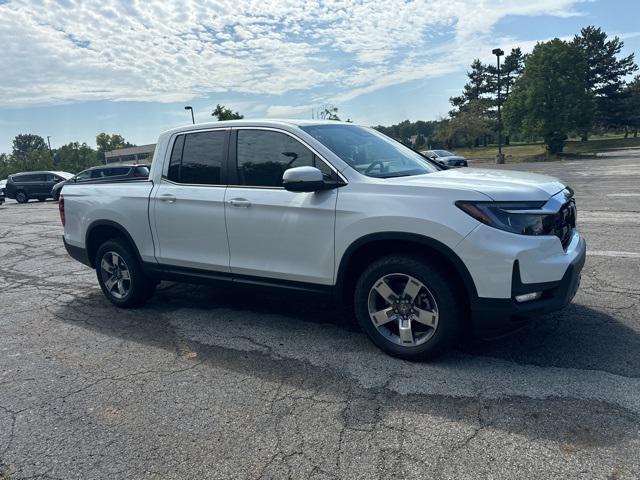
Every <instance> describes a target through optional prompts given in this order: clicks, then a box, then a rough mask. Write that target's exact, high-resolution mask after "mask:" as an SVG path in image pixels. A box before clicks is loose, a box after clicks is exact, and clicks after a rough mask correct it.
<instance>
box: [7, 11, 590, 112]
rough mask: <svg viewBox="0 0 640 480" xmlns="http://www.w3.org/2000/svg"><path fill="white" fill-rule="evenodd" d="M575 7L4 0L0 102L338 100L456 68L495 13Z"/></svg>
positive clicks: (278, 108) (487, 31)
mask: <svg viewBox="0 0 640 480" xmlns="http://www.w3.org/2000/svg"><path fill="white" fill-rule="evenodd" d="M577 3H578V0H537V1H536V2H524V1H521V0H494V1H493V2H492V3H491V4H490V5H488V4H487V3H486V2H485V1H483V0H468V1H465V0H419V1H414V2H405V1H404V0H378V1H370V2H361V1H358V0H333V1H326V2H322V3H315V2H299V1H295V0H281V1H268V0H262V1H241V2H233V3H230V2H226V1H223V0H219V1H218V0H185V1H184V2H175V3H174V2H168V1H161V0H148V1H143V0H101V1H86V2H85V1H80V0H58V1H54V0H42V1H39V2H38V5H35V2H34V0H11V1H9V2H8V3H3V4H0V45H2V48H1V49H0V65H2V66H3V72H2V89H0V106H5V107H6V106H16V107H20V106H26V105H34V104H51V103H62V102H76V101H85V100H97V99H108V100H138V101H159V102H174V101H187V100H190V99H192V98H194V97H198V96H203V95H206V94H210V93H216V92H220V93H237V94H243V93H250V94H269V95H281V94H285V93H288V92H292V91H296V92H298V93H299V92H300V91H302V92H308V93H309V95H308V97H309V98H308V100H306V102H308V103H311V102H312V101H315V100H314V98H316V99H317V98H322V100H326V101H333V102H336V103H339V102H343V101H347V100H349V99H351V98H354V97H356V96H358V95H361V94H364V93H367V92H371V91H374V90H376V89H379V88H383V87H386V86H389V85H394V84H398V83H402V82H406V81H408V80H414V79H419V78H429V77H433V76H439V75H445V74H447V73H450V72H452V71H455V70H458V69H460V68H464V67H465V66H466V65H468V64H469V62H470V60H471V59H472V58H474V57H475V56H478V55H481V54H484V53H485V52H484V50H486V48H487V47H488V46H490V45H491V43H490V42H491V40H493V41H495V37H492V28H493V26H494V25H495V23H496V22H497V21H498V20H500V19H501V18H503V17H505V16H509V15H543V14H548V15H557V16H568V15H573V14H575V13H576V12H575V11H574V10H573V8H574V6H575V5H576V4H577ZM507 40H508V39H507ZM312 97H313V98H312ZM306 102H305V101H303V102H302V103H306ZM309 109H310V107H309V105H298V106H286V105H275V106H272V107H270V108H269V109H268V110H267V114H268V115H276V114H278V115H280V114H283V115H284V114H291V115H293V114H300V113H303V112H305V111H308V110H309ZM287 112H289V113H287Z"/></svg>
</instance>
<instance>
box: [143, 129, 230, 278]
mask: <svg viewBox="0 0 640 480" xmlns="http://www.w3.org/2000/svg"><path fill="white" fill-rule="evenodd" d="M169 144H170V148H169V151H170V152H171V153H170V157H169V158H168V159H165V162H164V165H163V174H162V179H161V181H160V183H159V184H158V185H156V186H155V187H154V190H153V192H152V194H151V206H150V208H151V212H152V217H151V218H152V219H153V225H152V227H153V229H154V233H155V235H154V240H155V242H156V244H155V249H156V259H157V260H158V262H159V263H161V264H163V265H168V266H173V267H176V268H175V269H183V270H184V269H198V270H207V271H214V272H228V271H229V246H228V242H227V231H226V226H225V218H224V193H225V189H226V186H225V179H224V168H223V166H224V164H225V160H226V156H227V150H228V144H229V129H224V128H220V129H211V130H203V131H197V132H188V133H183V134H180V135H175V136H174V137H173V138H172V139H171V140H170V142H169ZM192 273H193V272H192Z"/></svg>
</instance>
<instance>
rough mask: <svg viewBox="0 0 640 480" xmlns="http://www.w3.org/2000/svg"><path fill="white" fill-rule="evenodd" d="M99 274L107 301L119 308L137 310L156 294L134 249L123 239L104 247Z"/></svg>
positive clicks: (100, 250)
mask: <svg viewBox="0 0 640 480" xmlns="http://www.w3.org/2000/svg"><path fill="white" fill-rule="evenodd" d="M96 274H97V276H98V283H99V284H100V288H101V289H102V293H104V295H105V297H107V299H109V301H110V302H111V303H113V304H114V305H116V306H118V307H122V308H130V307H137V306H140V305H142V304H143V303H145V302H146V301H147V300H148V299H149V298H150V297H151V295H153V292H154V290H155V286H156V284H155V282H153V281H152V280H151V279H150V278H149V277H147V276H146V275H145V274H144V271H143V270H142V266H141V265H140V262H139V261H138V259H137V257H136V256H135V254H134V253H133V252H132V251H131V248H130V247H129V246H128V245H127V244H126V243H125V242H124V241H122V240H120V239H113V240H108V241H106V242H105V243H103V244H102V245H101V246H100V248H98V252H97V254H96Z"/></svg>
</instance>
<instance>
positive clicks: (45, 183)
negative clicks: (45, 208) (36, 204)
mask: <svg viewBox="0 0 640 480" xmlns="http://www.w3.org/2000/svg"><path fill="white" fill-rule="evenodd" d="M72 176H73V174H72V173H68V172H52V171H43V172H23V173H15V174H13V175H9V178H7V185H6V187H5V191H6V195H7V198H13V199H15V200H16V201H17V202H18V203H27V202H28V201H29V200H30V199H32V198H37V199H38V200H39V201H41V202H44V201H45V200H46V199H47V198H51V197H52V193H51V191H52V189H53V186H54V185H55V184H56V183H58V182H61V181H64V180H66V179H69V178H71V177H72Z"/></svg>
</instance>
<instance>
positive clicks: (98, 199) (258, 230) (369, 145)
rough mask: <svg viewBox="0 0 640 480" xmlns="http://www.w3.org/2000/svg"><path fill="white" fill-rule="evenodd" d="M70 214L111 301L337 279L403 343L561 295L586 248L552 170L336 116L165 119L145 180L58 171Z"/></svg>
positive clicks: (495, 324)
mask: <svg viewBox="0 0 640 480" xmlns="http://www.w3.org/2000/svg"><path fill="white" fill-rule="evenodd" d="M60 215H61V219H62V223H63V224H64V244H65V246H66V249H67V251H68V252H69V254H70V255H71V256H72V257H73V258H75V259H77V260H79V261H81V262H82V263H84V264H86V265H87V266H89V267H91V268H93V269H95V270H96V273H97V278H98V282H99V284H100V287H101V289H102V291H103V292H104V295H105V296H106V297H107V298H108V299H109V300H110V301H111V302H112V303H114V304H115V305H116V306H118V307H124V308H127V307H134V306H139V305H142V304H143V303H144V302H145V301H146V300H147V299H149V298H150V296H151V295H152V294H153V291H154V288H155V286H156V285H157V283H158V282H159V281H160V280H172V281H184V282H213V283H219V282H227V283H228V282H231V283H236V284H248V285H254V286H269V287H279V288H284V289H291V290H297V291H306V292H316V293H328V294H331V295H332V296H333V297H334V298H336V299H338V300H340V301H342V302H347V303H348V304H352V305H353V308H354V311H355V315H356V317H357V319H358V321H359V324H360V325H361V327H362V329H363V330H364V331H365V332H366V333H367V335H368V336H369V337H370V338H371V340H372V341H373V342H374V343H375V344H376V345H378V346H379V347H380V348H382V349H383V350H384V351H386V352H388V353H390V354H392V355H396V356H400V357H403V358H407V359H425V358H429V357H433V356H434V355H436V354H438V353H440V352H442V351H444V350H445V349H447V348H448V347H449V346H451V345H452V344H453V343H454V342H455V341H456V339H458V338H459V336H460V335H461V334H462V333H464V332H468V331H473V332H483V334H484V333H485V332H499V331H503V330H504V329H505V328H511V327H516V326H519V325H521V324H522V322H523V321H525V320H526V319H527V318H530V317H535V316H537V315H539V314H542V313H546V312H550V311H554V310H558V309H560V308H562V307H564V306H565V305H567V304H568V303H569V302H570V301H571V299H572V298H573V296H574V294H575V292H576V290H577V288H578V285H579V281H580V271H581V269H582V266H583V264H584V260H585V241H584V240H583V239H582V238H581V236H580V234H579V233H578V230H577V229H576V207H575V201H574V198H573V192H572V190H571V189H570V188H569V187H567V186H566V185H564V184H563V183H562V182H560V181H558V180H556V179H555V178H551V177H547V176H543V175H537V174H532V173H523V172H512V171H500V170H480V169H475V168H464V169H451V170H449V169H446V168H444V167H442V166H439V165H437V164H435V163H434V162H432V161H430V160H428V159H426V158H424V157H422V156H421V155H419V154H418V153H416V152H414V151H412V150H411V149H409V148H407V147H405V146H403V145H401V144H400V143H398V142H396V141H394V140H392V139H390V138H388V137H386V136H385V135H383V134H381V133H379V132H377V131H375V130H372V129H370V128H365V127H361V126H357V125H353V124H350V123H341V122H334V121H302V120H300V121H297V120H294V121H275V120H268V121H249V120H239V121H229V122H217V123H207V124H199V125H189V126H186V127H180V128H176V129H173V130H170V131H168V132H165V133H163V134H162V135H161V136H160V138H159V139H158V143H157V146H156V150H155V155H154V158H153V162H152V166H151V172H150V175H149V179H148V180H146V181H136V182H130V183H129V182H114V183H101V184H87V185H80V184H69V185H65V187H64V189H63V191H62V198H61V200H60Z"/></svg>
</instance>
